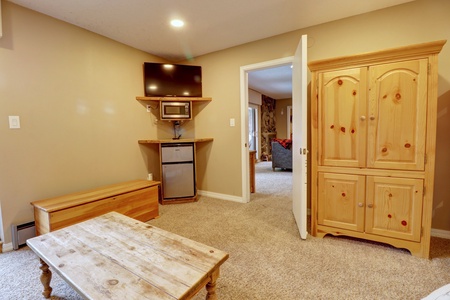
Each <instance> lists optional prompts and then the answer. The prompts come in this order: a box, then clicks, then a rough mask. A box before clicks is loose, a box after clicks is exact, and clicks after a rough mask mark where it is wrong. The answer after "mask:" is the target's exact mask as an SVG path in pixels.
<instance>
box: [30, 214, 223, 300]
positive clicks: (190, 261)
mask: <svg viewBox="0 0 450 300" xmlns="http://www.w3.org/2000/svg"><path fill="white" fill-rule="evenodd" d="M27 244H28V246H29V247H30V248H31V249H32V250H33V251H34V252H35V253H36V254H37V255H38V256H39V258H40V261H41V267H40V268H41V270H42V275H41V281H42V284H43V285H44V292H43V293H42V294H43V295H44V296H45V297H46V298H50V294H51V292H52V288H51V287H50V280H51V275H52V273H51V271H50V269H51V270H53V271H56V272H57V273H58V274H59V275H60V276H61V277H62V278H63V279H64V280H65V281H66V282H67V283H68V284H70V285H71V286H72V287H73V288H74V290H76V291H77V292H78V293H79V294H80V295H81V296H82V297H84V298H86V299H121V300H122V299H189V298H191V297H193V296H194V295H195V294H197V292H198V291H200V290H201V289H202V288H203V287H205V286H206V290H207V296H206V299H217V297H216V291H215V289H216V287H215V286H216V280H217V278H218V277H219V267H220V266H221V265H222V263H224V262H225V261H226V260H227V258H228V254H227V253H225V252H223V251H220V250H217V249H215V248H212V247H209V246H206V245H204V244H201V243H198V242H195V241H192V240H190V239H187V238H184V237H181V236H179V235H176V234H173V233H170V232H167V231H165V230H162V229H159V228H157V227H154V226H151V225H149V224H146V223H142V222H140V221H137V220H134V219H131V218H129V217H126V216H124V215H121V214H119V213H116V212H111V213H108V214H105V215H102V216H99V217H96V218H94V219H90V220H87V221H84V222H81V223H78V224H75V225H72V226H69V227H66V228H63V229H60V230H57V231H53V232H50V233H46V234H44V235H41V236H38V237H34V238H32V239H29V240H28V241H27ZM49 266H50V267H51V268H50V269H49Z"/></svg>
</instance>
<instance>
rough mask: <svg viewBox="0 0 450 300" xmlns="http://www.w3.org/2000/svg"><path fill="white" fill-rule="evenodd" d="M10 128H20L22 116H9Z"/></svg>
mask: <svg viewBox="0 0 450 300" xmlns="http://www.w3.org/2000/svg"><path fill="white" fill-rule="evenodd" d="M9 128H10V129H18V128H20V118H19V116H9Z"/></svg>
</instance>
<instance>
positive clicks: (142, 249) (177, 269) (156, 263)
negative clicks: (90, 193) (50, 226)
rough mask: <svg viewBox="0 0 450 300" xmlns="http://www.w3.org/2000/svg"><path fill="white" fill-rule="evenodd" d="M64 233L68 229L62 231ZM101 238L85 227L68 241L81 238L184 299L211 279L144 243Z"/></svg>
mask: <svg viewBox="0 0 450 300" xmlns="http://www.w3.org/2000/svg"><path fill="white" fill-rule="evenodd" d="M62 231H63V232H64V230H62ZM102 233H103V234H102V235H99V233H98V232H95V230H94V229H93V230H92V231H89V228H83V226H82V225H80V226H74V227H73V228H71V231H70V233H69V235H67V236H63V237H62V238H64V239H69V240H70V239H77V240H79V241H80V242H82V243H83V244H85V245H89V247H91V249H92V250H93V251H95V252H97V253H99V254H101V255H102V256H104V257H106V258H108V259H109V260H111V261H112V262H114V263H115V264H118V265H120V266H121V267H122V268H124V269H127V270H128V271H129V272H131V273H134V274H136V275H138V276H139V277H141V278H142V280H145V281H146V282H148V283H150V284H152V285H154V286H156V287H158V288H159V289H161V290H164V291H165V292H166V293H168V294H170V295H173V296H174V297H176V298H180V297H181V296H182V295H183V294H184V293H185V292H186V290H187V289H188V288H189V287H190V286H193V285H195V284H197V282H199V281H201V280H203V279H204V278H206V277H207V274H205V272H202V271H201V270H199V269H197V268H195V267H193V266H192V265H189V264H188V263H186V262H184V261H180V260H177V259H175V258H173V257H170V256H168V255H166V254H164V253H163V252H161V251H154V250H153V249H149V248H148V247H147V246H146V245H145V244H144V243H139V242H138V241H136V240H133V239H131V238H127V237H123V236H121V235H118V234H117V233H115V232H114V231H108V232H102Z"/></svg>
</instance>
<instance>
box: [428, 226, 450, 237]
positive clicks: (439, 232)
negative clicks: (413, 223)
mask: <svg viewBox="0 0 450 300" xmlns="http://www.w3.org/2000/svg"><path fill="white" fill-rule="evenodd" d="M431 236H434V237H439V238H443V239H449V240H450V231H448V230H442V229H434V228H431Z"/></svg>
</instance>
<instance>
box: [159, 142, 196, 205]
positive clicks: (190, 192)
mask: <svg viewBox="0 0 450 300" xmlns="http://www.w3.org/2000/svg"><path fill="white" fill-rule="evenodd" d="M161 167H162V186H163V199H165V200H167V199H169V200H170V199H177V198H189V197H194V196H195V189H196V187H195V165H194V144H193V143H173V144H172V143H169V144H161Z"/></svg>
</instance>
